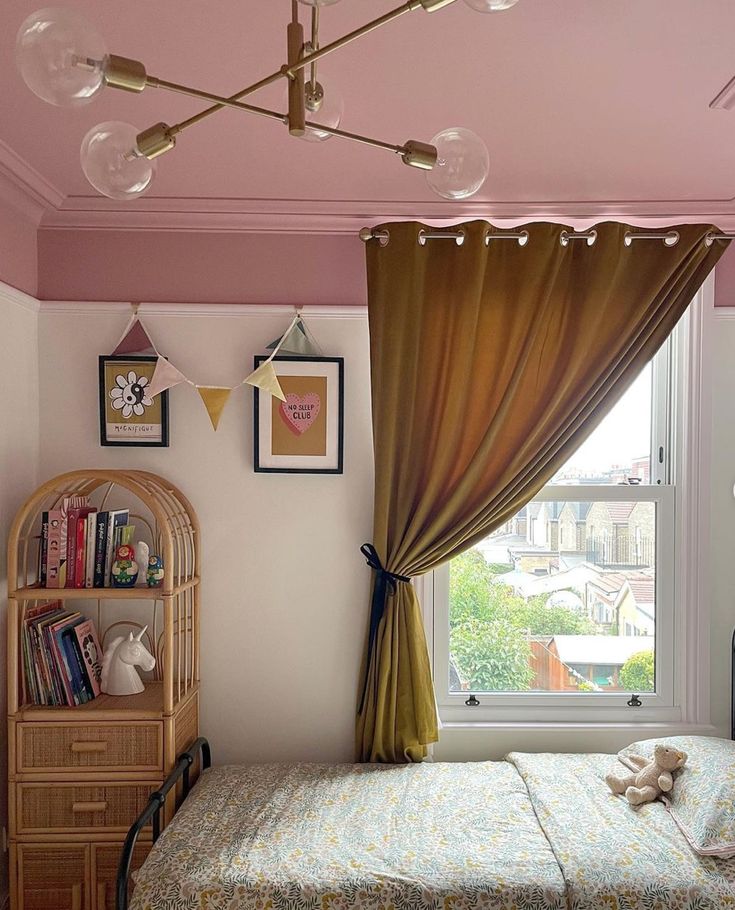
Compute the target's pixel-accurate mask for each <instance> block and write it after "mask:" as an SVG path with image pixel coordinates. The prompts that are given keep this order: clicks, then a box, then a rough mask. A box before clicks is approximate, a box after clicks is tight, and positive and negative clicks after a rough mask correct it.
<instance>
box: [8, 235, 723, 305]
mask: <svg viewBox="0 0 735 910" xmlns="http://www.w3.org/2000/svg"><path fill="white" fill-rule="evenodd" d="M4 230H6V231H7V234H8V240H7V243H6V242H5V234H4V233H3V231H4ZM0 242H2V246H0V278H2V279H3V280H5V281H8V283H10V284H14V285H16V286H17V287H21V288H22V289H23V290H28V289H29V288H31V287H34V285H35V237H34V235H33V232H32V231H26V232H25V233H22V232H21V231H19V230H18V227H16V226H14V225H13V224H12V223H11V222H10V221H9V220H8V219H7V218H6V219H5V220H2V219H0ZM3 266H5V271H3ZM6 275H8V276H9V277H6ZM716 275H717V281H716V305H717V306H735V246H733V248H732V249H731V250H728V252H727V253H726V254H725V255H724V256H723V258H722V259H721V260H720V263H719V265H718V266H717V272H716ZM31 293H33V291H31ZM38 296H39V297H40V298H41V299H42V300H110V301H119V300H123V301H128V300H132V301H136V300H138V301H140V300H148V301H155V302H167V301H169V302H193V303H201V302H212V303H261V304H269V303H282V304H283V303H287V304H291V303H297V304H298V303H301V304H323V305H324V304H336V305H347V306H349V305H360V304H363V305H364V304H365V303H366V300H367V290H366V286H365V264H364V248H363V244H362V242H361V241H360V240H359V239H358V237H357V235H356V234H352V233H348V234H276V233H261V234H255V233H244V232H243V233H235V232H229V233H225V232H206V231H202V232H193V231H192V232H187V231H110V230H71V229H70V230H59V229H54V230H51V229H46V230H43V229H42V230H40V231H39V232H38Z"/></svg>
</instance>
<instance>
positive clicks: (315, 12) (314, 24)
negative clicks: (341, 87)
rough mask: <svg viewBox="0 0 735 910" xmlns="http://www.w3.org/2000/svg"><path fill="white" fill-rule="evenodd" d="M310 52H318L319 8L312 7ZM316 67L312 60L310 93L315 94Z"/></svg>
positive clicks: (315, 62)
mask: <svg viewBox="0 0 735 910" xmlns="http://www.w3.org/2000/svg"><path fill="white" fill-rule="evenodd" d="M311 50H312V51H318V50H319V6H318V5H317V6H312V8H311ZM316 67H317V61H316V60H314V61H313V63H312V64H311V72H310V81H311V92H312V94H316Z"/></svg>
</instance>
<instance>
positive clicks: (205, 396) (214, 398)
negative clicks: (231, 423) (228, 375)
mask: <svg viewBox="0 0 735 910" xmlns="http://www.w3.org/2000/svg"><path fill="white" fill-rule="evenodd" d="M196 389H197V392H199V394H200V395H201V397H202V401H203V402H204V407H205V408H206V409H207V413H208V414H209V419H210V420H211V421H212V426H213V427H214V429H215V430H216V429H217V426H218V425H219V419H220V417H221V416H222V410H223V409H224V406H225V405H226V404H227V399H228V398H229V397H230V393H231V392H232V389H225V388H221V387H219V386H208V385H198V386H197V387H196Z"/></svg>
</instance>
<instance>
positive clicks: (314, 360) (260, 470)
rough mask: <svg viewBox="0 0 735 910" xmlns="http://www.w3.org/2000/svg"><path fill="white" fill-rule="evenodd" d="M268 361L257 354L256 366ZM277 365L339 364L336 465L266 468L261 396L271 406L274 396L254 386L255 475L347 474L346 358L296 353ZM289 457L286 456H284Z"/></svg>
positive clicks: (284, 356)
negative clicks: (263, 456)
mask: <svg viewBox="0 0 735 910" xmlns="http://www.w3.org/2000/svg"><path fill="white" fill-rule="evenodd" d="M266 360H268V356H267V355H265V354H257V355H256V356H255V359H254V364H255V367H256V368H257V367H259V366H260V365H261V364H262V363H264V362H265V361H266ZM272 362H273V363H274V365H275V364H277V363H310V364H319V363H330V364H336V365H337V402H338V403H337V465H336V466H335V467H329V468H317V467H266V466H264V465H263V464H262V463H261V461H262V459H261V454H260V453H261V442H263V441H264V440H262V438H261V432H260V417H261V401H260V396H261V394H263V395H264V396H265V398H267V400H268V403H270V399H271V396H270V395H269V394H268V393H266V392H263V393H261V390H260V389H259V388H258V387H257V386H254V388H253V391H254V393H255V395H254V402H253V468H254V471H255V473H256V474H343V473H344V410H345V404H344V397H345V396H344V387H345V372H344V368H345V361H344V357H308V356H303V355H295V354H278V355H276V356H275V357H274V358H273V361H272ZM284 457H286V456H284Z"/></svg>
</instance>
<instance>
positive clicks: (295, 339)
mask: <svg viewBox="0 0 735 910" xmlns="http://www.w3.org/2000/svg"><path fill="white" fill-rule="evenodd" d="M275 349H277V350H278V353H279V354H300V355H302V356H305V357H318V356H319V354H320V353H321V351H320V350H319V349H318V348H317V346H316V345H315V344H314V342H313V339H311V338H310V337H309V334H308V330H307V328H306V326H305V325H304V322H303V321H302V320H301V319H298V320H297V321H296V323H295V324H292V325H291V327H290V328H289V329H287V330H286V332H285V333H284V334H283V335H281V337H280V338H276V340H275V341H271V343H270V344H269V345H268V346H267V347H266V350H268V351H273V350H275Z"/></svg>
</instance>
